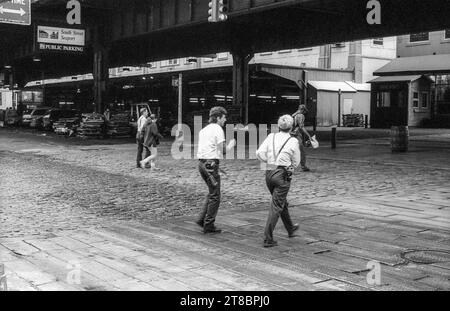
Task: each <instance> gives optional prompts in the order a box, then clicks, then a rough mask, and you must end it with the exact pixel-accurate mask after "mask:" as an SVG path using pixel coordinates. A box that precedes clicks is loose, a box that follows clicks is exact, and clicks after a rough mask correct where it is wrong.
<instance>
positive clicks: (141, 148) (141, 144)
mask: <svg viewBox="0 0 450 311" xmlns="http://www.w3.org/2000/svg"><path fill="white" fill-rule="evenodd" d="M136 143H137V145H138V151H137V157H136V164H137V165H140V163H139V162H141V161H142V152H143V151H144V149H145V156H144V159H145V158H147V157H148V156H150V150H149V149H148V148H147V147H145V146H144V141H143V140H142V139H136Z"/></svg>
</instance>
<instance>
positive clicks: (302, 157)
mask: <svg viewBox="0 0 450 311" xmlns="http://www.w3.org/2000/svg"><path fill="white" fill-rule="evenodd" d="M296 138H297V140H298V145H299V146H300V166H301V167H305V166H306V153H305V144H304V141H305V140H304V138H303V135H302V134H298V135H297V136H296Z"/></svg>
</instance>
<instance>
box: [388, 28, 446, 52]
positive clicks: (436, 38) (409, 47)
mask: <svg viewBox="0 0 450 311" xmlns="http://www.w3.org/2000/svg"><path fill="white" fill-rule="evenodd" d="M409 39H410V37H409V35H404V36H398V37H397V48H398V50H397V56H399V57H412V56H422V55H433V54H450V39H448V38H447V39H446V38H445V31H443V30H442V31H434V32H430V33H429V40H428V41H423V42H410V40H409Z"/></svg>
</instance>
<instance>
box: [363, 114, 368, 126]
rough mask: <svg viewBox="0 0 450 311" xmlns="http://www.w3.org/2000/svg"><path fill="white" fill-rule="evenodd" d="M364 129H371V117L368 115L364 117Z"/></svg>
mask: <svg viewBox="0 0 450 311" xmlns="http://www.w3.org/2000/svg"><path fill="white" fill-rule="evenodd" d="M364 127H365V128H368V127H369V116H368V115H367V114H366V115H365V116H364Z"/></svg>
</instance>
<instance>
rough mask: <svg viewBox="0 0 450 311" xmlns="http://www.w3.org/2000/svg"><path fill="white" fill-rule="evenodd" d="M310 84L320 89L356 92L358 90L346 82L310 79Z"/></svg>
mask: <svg viewBox="0 0 450 311" xmlns="http://www.w3.org/2000/svg"><path fill="white" fill-rule="evenodd" d="M308 84H309V85H311V86H312V87H313V88H315V89H316V90H318V91H327V92H339V90H341V92H343V93H356V90H355V89H354V88H352V87H351V86H350V85H348V84H347V83H345V82H334V81H308Z"/></svg>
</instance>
